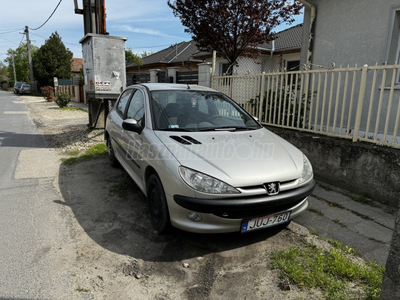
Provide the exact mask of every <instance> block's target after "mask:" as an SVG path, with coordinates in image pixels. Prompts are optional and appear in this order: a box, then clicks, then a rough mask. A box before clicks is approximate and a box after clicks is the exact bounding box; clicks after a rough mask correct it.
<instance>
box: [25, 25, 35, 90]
mask: <svg viewBox="0 0 400 300" xmlns="http://www.w3.org/2000/svg"><path fill="white" fill-rule="evenodd" d="M25 34H26V45H27V47H28V61H29V77H30V80H31V86H32V90H33V91H34V92H36V84H35V81H34V78H33V67H32V56H31V40H30V39H29V28H28V26H25Z"/></svg>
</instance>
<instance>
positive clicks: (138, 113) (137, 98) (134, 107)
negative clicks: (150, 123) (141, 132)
mask: <svg viewBox="0 0 400 300" xmlns="http://www.w3.org/2000/svg"><path fill="white" fill-rule="evenodd" d="M143 116H144V96H143V93H142V92H141V91H139V90H136V91H135V93H134V94H133V97H132V100H131V102H130V103H129V107H128V112H127V113H126V118H127V119H135V120H137V121H138V123H140V121H141V120H142V119H143Z"/></svg>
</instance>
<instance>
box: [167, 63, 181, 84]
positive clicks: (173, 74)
mask: <svg viewBox="0 0 400 300" xmlns="http://www.w3.org/2000/svg"><path fill="white" fill-rule="evenodd" d="M179 69H180V68H179V67H169V68H167V77H172V78H173V83H178V78H177V74H176V73H177V72H178V71H179Z"/></svg>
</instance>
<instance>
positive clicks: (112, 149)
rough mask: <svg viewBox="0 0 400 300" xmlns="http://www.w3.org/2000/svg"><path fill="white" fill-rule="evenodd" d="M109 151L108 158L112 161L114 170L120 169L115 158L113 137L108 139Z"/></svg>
mask: <svg viewBox="0 0 400 300" xmlns="http://www.w3.org/2000/svg"><path fill="white" fill-rule="evenodd" d="M107 151H108V158H109V160H110V165H111V167H113V168H117V167H119V162H118V160H117V158H116V157H115V153H114V148H113V146H112V144H111V137H109V138H108V139H107Z"/></svg>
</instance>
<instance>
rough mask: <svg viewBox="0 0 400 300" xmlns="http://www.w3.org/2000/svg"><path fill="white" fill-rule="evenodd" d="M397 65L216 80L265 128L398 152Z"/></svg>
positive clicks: (399, 85) (399, 87) (399, 101)
mask: <svg viewBox="0 0 400 300" xmlns="http://www.w3.org/2000/svg"><path fill="white" fill-rule="evenodd" d="M399 68H400V66H399V65H391V66H388V65H385V66H372V67H369V66H367V65H364V66H363V67H357V66H356V67H352V68H350V67H348V68H337V69H329V70H308V71H296V72H279V73H262V74H256V75H240V76H239V75H236V76H214V77H213V79H212V86H213V88H214V89H216V90H219V91H221V92H223V93H225V94H227V95H228V96H230V97H231V98H232V99H234V100H235V101H236V102H238V103H239V104H240V105H242V106H243V107H244V108H245V109H246V110H247V111H249V112H250V113H251V114H253V115H254V116H256V117H258V119H259V121H260V122H261V123H262V124H265V125H271V126H278V127H283V128H290V129H298V130H304V131H309V132H315V133H320V134H325V135H331V136H337V137H342V138H348V139H352V140H353V141H359V140H361V141H367V142H372V143H377V144H382V145H389V146H394V147H400V136H399V134H400V132H399V119H400V82H398V78H399V76H398V70H399Z"/></svg>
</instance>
